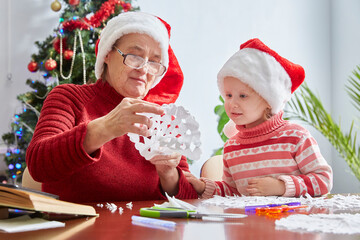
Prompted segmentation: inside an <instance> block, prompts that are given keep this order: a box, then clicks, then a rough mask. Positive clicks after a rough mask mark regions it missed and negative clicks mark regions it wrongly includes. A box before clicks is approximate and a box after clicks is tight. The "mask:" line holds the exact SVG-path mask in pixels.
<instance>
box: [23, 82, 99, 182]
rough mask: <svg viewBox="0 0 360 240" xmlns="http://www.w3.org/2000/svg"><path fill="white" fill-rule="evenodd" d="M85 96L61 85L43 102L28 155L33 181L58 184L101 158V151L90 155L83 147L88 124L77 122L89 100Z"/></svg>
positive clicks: (86, 122) (27, 160) (72, 88)
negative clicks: (57, 182)
mask: <svg viewBox="0 0 360 240" xmlns="http://www.w3.org/2000/svg"><path fill="white" fill-rule="evenodd" d="M83 95H84V94H82V92H80V91H79V90H77V89H76V88H74V87H71V86H65V85H61V86H58V87H55V88H54V89H53V90H52V91H51V92H50V94H49V95H48V97H47V98H46V100H45V101H44V104H43V108H42V110H41V114H40V118H39V120H38V123H37V125H36V128H35V132H34V134H33V137H32V140H31V142H30V144H29V146H28V149H27V152H26V163H27V166H28V168H29V172H30V173H31V176H32V177H33V178H34V180H36V181H39V182H52V181H58V180H61V179H62V178H63V177H65V176H69V175H71V174H73V173H74V172H75V171H77V170H78V169H79V168H82V167H83V166H86V165H88V164H91V163H93V162H94V161H97V160H98V159H99V158H100V155H101V149H100V150H97V151H96V152H95V153H93V154H92V156H89V155H88V154H87V153H86V152H85V150H84V148H83V142H84V138H85V135H86V129H87V124H88V122H89V121H82V122H81V123H78V121H79V119H77V115H78V114H79V113H80V112H81V110H82V108H83V105H84V102H86V100H87V99H86V98H84V97H83Z"/></svg>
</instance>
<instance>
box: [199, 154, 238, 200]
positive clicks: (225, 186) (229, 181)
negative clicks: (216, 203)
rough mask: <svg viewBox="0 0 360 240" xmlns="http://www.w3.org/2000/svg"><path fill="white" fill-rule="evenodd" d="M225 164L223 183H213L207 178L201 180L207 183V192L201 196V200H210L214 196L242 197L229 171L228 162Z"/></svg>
mask: <svg viewBox="0 0 360 240" xmlns="http://www.w3.org/2000/svg"><path fill="white" fill-rule="evenodd" d="M223 162H224V167H223V168H224V172H223V177H222V181H213V180H210V179H207V178H201V180H202V181H203V182H205V191H204V193H203V194H202V195H201V198H210V197H212V196H213V195H220V196H222V197H225V196H233V195H238V196H240V195H241V194H240V193H239V192H238V190H237V189H236V185H235V181H234V179H233V177H232V175H231V173H230V171H229V166H228V164H227V162H226V161H225V160H224V161H223Z"/></svg>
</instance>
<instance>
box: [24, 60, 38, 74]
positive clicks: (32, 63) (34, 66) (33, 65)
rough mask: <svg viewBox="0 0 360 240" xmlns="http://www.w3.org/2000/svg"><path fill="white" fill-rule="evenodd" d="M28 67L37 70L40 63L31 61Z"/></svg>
mask: <svg viewBox="0 0 360 240" xmlns="http://www.w3.org/2000/svg"><path fill="white" fill-rule="evenodd" d="M27 67H28V69H29V71H30V72H36V71H37V70H38V69H39V65H38V64H37V62H34V61H31V62H30V63H29V64H28V66H27Z"/></svg>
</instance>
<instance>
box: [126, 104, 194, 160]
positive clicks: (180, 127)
mask: <svg viewBox="0 0 360 240" xmlns="http://www.w3.org/2000/svg"><path fill="white" fill-rule="evenodd" d="M162 108H163V109H164V112H165V114H164V115H162V116H160V115H155V114H150V113H142V114H141V115H144V116H147V117H148V118H150V120H151V121H152V123H153V124H152V126H151V128H150V129H149V132H150V136H149V137H143V136H140V135H138V134H134V133H128V136H129V138H130V140H131V141H132V142H133V143H135V148H136V149H137V150H138V151H139V153H140V155H141V156H143V157H144V158H145V159H146V160H150V159H151V158H152V157H154V156H156V155H159V154H161V155H167V154H172V153H174V152H177V153H180V154H182V155H184V156H186V157H188V158H190V159H191V160H197V159H199V158H200V155H201V149H200V145H201V143H200V131H199V124H198V123H197V122H196V120H195V118H194V117H193V116H192V115H191V114H190V113H189V112H188V111H187V110H185V108H184V107H182V106H176V105H175V104H173V103H171V104H164V105H162Z"/></svg>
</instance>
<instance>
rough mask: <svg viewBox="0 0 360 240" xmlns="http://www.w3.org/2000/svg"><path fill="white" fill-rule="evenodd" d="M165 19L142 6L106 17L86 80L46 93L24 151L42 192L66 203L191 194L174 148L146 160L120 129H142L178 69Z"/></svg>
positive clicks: (174, 84)
mask: <svg viewBox="0 0 360 240" xmlns="http://www.w3.org/2000/svg"><path fill="white" fill-rule="evenodd" d="M169 37H170V26H169V25H168V24H167V23H166V22H164V21H163V20H161V19H159V18H157V17H155V16H152V15H150V14H146V13H141V12H128V13H122V14H120V15H118V16H116V17H114V18H113V19H111V20H110V21H109V22H108V24H107V26H106V27H105V28H104V29H103V31H102V33H101V35H100V41H99V42H98V43H97V46H96V51H97V57H96V64H95V74H96V77H97V78H98V81H97V82H96V83H95V84H91V85H82V86H79V85H72V84H63V85H60V86H57V87H55V88H54V89H53V90H52V91H51V93H50V94H49V96H48V97H47V98H46V100H45V102H44V105H43V109H42V111H41V115H40V119H39V121H38V124H37V126H36V129H35V132H34V135H33V138H32V141H31V143H30V145H29V147H28V150H27V153H26V161H27V165H28V168H29V172H30V174H31V175H32V177H33V178H34V180H36V181H39V182H42V189H43V191H46V192H50V193H53V194H57V195H59V196H60V199H62V200H67V201H72V202H98V201H128V200H132V201H135V200H149V199H164V192H167V193H168V194H170V195H173V196H175V197H177V198H197V193H196V191H195V190H194V189H193V187H192V186H191V185H190V184H189V183H188V181H187V180H186V178H185V177H184V175H183V173H182V171H189V169H188V165H187V162H186V158H185V157H182V156H181V155H179V154H177V153H174V154H172V155H158V156H155V157H154V158H153V159H151V160H150V161H147V160H145V159H144V158H143V157H142V156H141V155H140V154H139V152H138V151H137V150H136V149H135V147H134V144H133V143H132V142H131V141H130V140H129V138H128V136H127V133H137V134H140V135H143V136H148V134H149V133H148V128H149V127H150V126H151V124H152V123H151V121H150V120H149V119H148V118H147V117H145V116H143V115H139V114H137V113H143V112H147V113H154V114H163V110H162V109H161V107H160V106H159V105H158V104H163V103H171V102H174V101H175V100H176V98H177V96H178V94H179V92H180V89H181V86H182V81H183V75H182V72H181V69H180V66H179V65H178V62H177V60H176V57H175V55H174V54H173V52H172V50H171V48H170V46H169ZM145 100H146V101H145Z"/></svg>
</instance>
